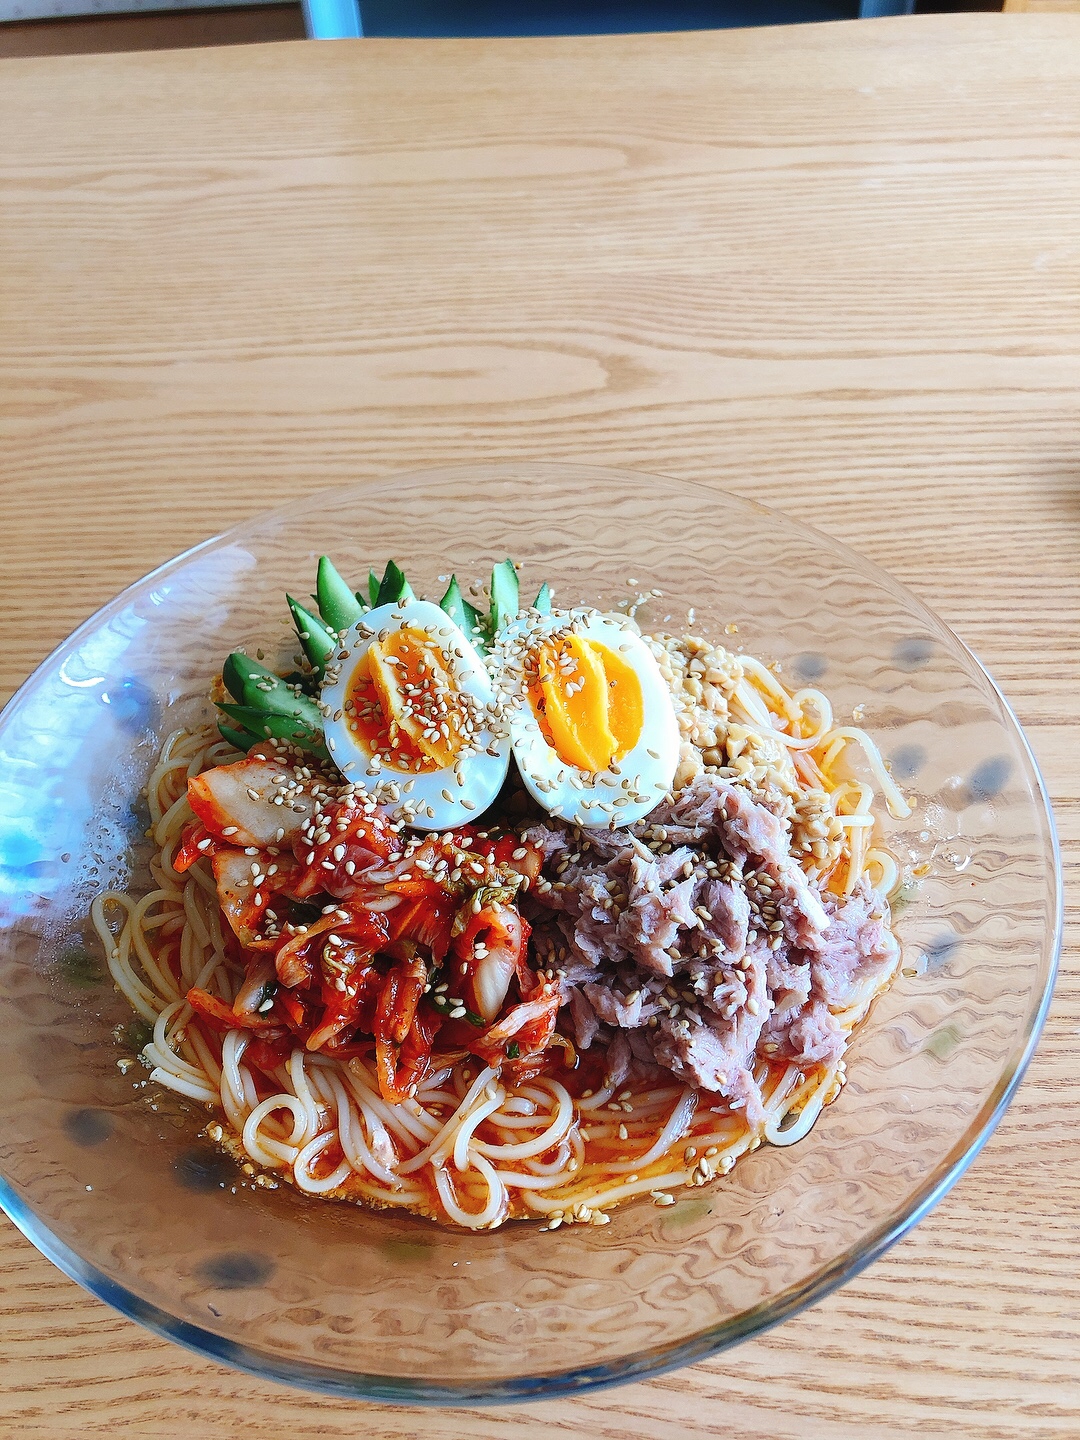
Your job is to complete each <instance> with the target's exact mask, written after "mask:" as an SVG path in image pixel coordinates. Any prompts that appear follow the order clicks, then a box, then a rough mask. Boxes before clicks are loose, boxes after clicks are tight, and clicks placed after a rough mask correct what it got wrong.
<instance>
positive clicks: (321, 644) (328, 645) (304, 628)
mask: <svg viewBox="0 0 1080 1440" xmlns="http://www.w3.org/2000/svg"><path fill="white" fill-rule="evenodd" d="M285 599H286V600H287V601H288V602H289V609H290V611H291V612H292V618H293V624H294V625H295V626H296V633H297V634H298V635H299V636H300V644H301V645H303V647H304V654H305V655H306V656H307V657H308V659H309V660H310V661H311V663H312V665H313V666H314V667H315V669H316V670H323V669H324V668H325V666H326V662H327V661H328V660H329V659H330V657H331V655H333V653H334V651H335V650H336V649H337V645H338V641H337V636H336V635H331V633H330V631H329V630H328V629H327V628H326V626H325V625H324V624H323V622H322V621H321V620H318V619H316V617H315V616H314V615H312V613H311V611H310V610H305V609H304V607H303V605H301V604H300V602H299V600H294V599H293V597H292V596H291V595H286V596H285Z"/></svg>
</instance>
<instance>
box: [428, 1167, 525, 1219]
mask: <svg viewBox="0 0 1080 1440" xmlns="http://www.w3.org/2000/svg"><path fill="white" fill-rule="evenodd" d="M473 1164H474V1167H475V1169H476V1170H478V1171H479V1173H480V1175H481V1176H482V1177H483V1179H484V1181H485V1183H486V1185H487V1188H488V1199H487V1203H486V1204H485V1205H484V1208H483V1209H482V1210H480V1211H477V1212H475V1213H473V1212H470V1211H468V1210H463V1209H462V1208H461V1206H460V1205H459V1204H458V1202H457V1198H456V1197H455V1195H454V1187H453V1181H452V1180H451V1179H450V1174H449V1171H447V1170H446V1169H445V1168H444V1167H443V1166H441V1165H440V1166H439V1167H437V1168H436V1170H435V1184H436V1186H437V1188H438V1191H439V1199H440V1200H441V1201H442V1204H443V1209H444V1210H445V1211H446V1213H447V1214H448V1215H449V1216H450V1218H451V1219H452V1220H455V1221H456V1222H457V1223H458V1224H459V1225H463V1226H464V1227H465V1229H467V1230H483V1229H484V1228H485V1227H486V1226H488V1225H493V1224H494V1223H495V1222H496V1221H497V1220H498V1219H500V1218H501V1216H502V1213H503V1211H504V1210H505V1209H506V1204H507V1195H506V1186H505V1185H504V1184H503V1183H502V1181H501V1180H500V1179H499V1177H498V1175H496V1173H495V1170H494V1167H493V1166H491V1165H490V1164H489V1163H488V1161H486V1160H485V1159H484V1157H483V1156H482V1155H477V1156H475V1157H474V1161H473Z"/></svg>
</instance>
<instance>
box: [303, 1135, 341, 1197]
mask: <svg viewBox="0 0 1080 1440" xmlns="http://www.w3.org/2000/svg"><path fill="white" fill-rule="evenodd" d="M336 1138H337V1132H336V1131H334V1130H326V1131H324V1132H323V1134H321V1135H316V1136H315V1139H314V1140H309V1141H308V1143H307V1144H306V1145H305V1146H304V1148H303V1149H302V1150H300V1151H299V1152H298V1153H297V1156H296V1159H295V1160H294V1161H293V1167H292V1173H293V1179H294V1180H295V1181H296V1188H297V1189H298V1190H303V1191H304V1193H305V1194H307V1195H325V1194H326V1193H327V1191H329V1190H337V1189H339V1188H340V1187H341V1186H342V1185H343V1184H344V1183H345V1181H346V1180H347V1179H348V1178H349V1176H350V1175H351V1174H352V1166H351V1165H350V1164H349V1162H348V1160H342V1162H341V1164H340V1165H339V1166H338V1167H337V1169H336V1170H334V1171H333V1172H332V1173H331V1174H329V1175H326V1176H324V1177H323V1179H321V1180H316V1179H315V1177H314V1176H313V1175H312V1173H311V1168H310V1167H311V1164H312V1162H313V1161H314V1160H317V1159H318V1158H319V1156H320V1155H321V1154H322V1152H323V1151H324V1150H325V1149H326V1147H327V1146H328V1145H329V1144H330V1142H331V1141H332V1140H335V1139H336Z"/></svg>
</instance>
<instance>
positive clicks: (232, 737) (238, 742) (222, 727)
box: [217, 720, 259, 755]
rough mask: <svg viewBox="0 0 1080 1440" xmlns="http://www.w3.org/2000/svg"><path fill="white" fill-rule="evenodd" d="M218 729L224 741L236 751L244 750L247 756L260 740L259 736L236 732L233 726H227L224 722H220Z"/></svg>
mask: <svg viewBox="0 0 1080 1440" xmlns="http://www.w3.org/2000/svg"><path fill="white" fill-rule="evenodd" d="M217 728H218V734H219V735H220V736H221V738H222V739H223V740H227V741H228V742H229V744H230V745H232V746H233V747H234V748H235V749H237V750H242V751H243V753H244V754H245V755H246V754H247V752H248V751H249V750H250V749H251V747H252V745H254V744H256V742H257V741H258V738H259V737H258V736H257V735H249V734H248V733H247V731H246V730H244V731H241V730H234V729H233V728H232V726H231V725H226V724H225V722H224V720H219V721H218V727H217Z"/></svg>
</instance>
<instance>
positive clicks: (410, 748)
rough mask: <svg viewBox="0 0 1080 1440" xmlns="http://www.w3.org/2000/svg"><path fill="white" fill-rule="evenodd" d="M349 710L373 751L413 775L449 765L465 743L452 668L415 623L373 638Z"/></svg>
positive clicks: (352, 724) (353, 683) (353, 728)
mask: <svg viewBox="0 0 1080 1440" xmlns="http://www.w3.org/2000/svg"><path fill="white" fill-rule="evenodd" d="M345 713H346V717H347V721H348V726H349V730H350V732H351V733H352V734H353V735H354V736H355V737H356V738H357V740H359V741H360V743H361V744H362V745H363V747H364V749H365V750H367V752H368V754H369V755H372V756H374V757H375V758H377V759H378V760H380V761H381V762H382V763H383V764H386V765H393V766H395V767H396V768H397V769H399V770H408V771H411V772H412V773H413V774H419V773H422V772H424V771H429V770H443V769H446V768H447V767H448V766H450V765H452V764H453V763H454V759H455V757H456V755H457V753H458V751H459V750H460V749H461V746H462V742H463V733H462V732H463V723H464V722H463V714H462V710H461V706H460V703H459V698H458V691H457V686H456V684H455V682H454V674H453V671H452V670H451V669H450V666H449V664H448V662H447V658H446V656H445V654H444V653H443V651H442V650H441V649H440V648H439V647H438V646H437V645H435V644H433V643H432V641H431V639H430V637H429V636H428V635H426V634H425V633H424V631H422V630H419V629H417V628H416V627H415V626H402V627H401V628H400V629H399V630H394V631H392V632H391V633H390V634H389V635H388V636H387V637H386V639H385V640H381V641H380V640H377V641H373V642H372V644H371V645H370V646H369V648H368V651H367V654H366V655H365V656H364V657H363V659H362V660H361V661H360V663H359V664H358V665H357V667H356V669H355V670H354V672H353V676H352V679H351V680H350V682H349V686H348V692H347V695H346V700H345Z"/></svg>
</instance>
